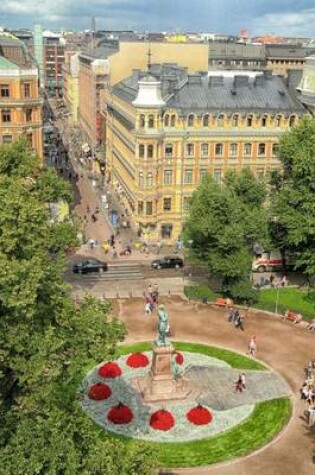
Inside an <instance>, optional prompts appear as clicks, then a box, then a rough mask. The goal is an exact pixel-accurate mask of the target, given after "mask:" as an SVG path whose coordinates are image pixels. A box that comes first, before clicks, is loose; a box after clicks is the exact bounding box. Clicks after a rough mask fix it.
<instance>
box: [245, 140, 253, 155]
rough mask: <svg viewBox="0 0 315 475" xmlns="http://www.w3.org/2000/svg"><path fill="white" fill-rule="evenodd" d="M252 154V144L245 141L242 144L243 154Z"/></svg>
mask: <svg viewBox="0 0 315 475" xmlns="http://www.w3.org/2000/svg"><path fill="white" fill-rule="evenodd" d="M251 154H252V144H251V143H246V144H245V145H244V155H245V156H246V157H248V156H250V155H251Z"/></svg>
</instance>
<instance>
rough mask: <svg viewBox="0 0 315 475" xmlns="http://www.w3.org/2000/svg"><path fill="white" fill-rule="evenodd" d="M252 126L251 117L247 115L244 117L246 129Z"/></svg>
mask: <svg viewBox="0 0 315 475" xmlns="http://www.w3.org/2000/svg"><path fill="white" fill-rule="evenodd" d="M252 125H253V116H252V115H248V116H247V117H246V127H251V126H252Z"/></svg>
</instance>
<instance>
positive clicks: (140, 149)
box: [139, 145, 144, 158]
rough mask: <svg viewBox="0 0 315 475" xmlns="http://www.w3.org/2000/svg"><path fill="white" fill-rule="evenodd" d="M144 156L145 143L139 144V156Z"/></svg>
mask: <svg viewBox="0 0 315 475" xmlns="http://www.w3.org/2000/svg"><path fill="white" fill-rule="evenodd" d="M143 157H144V145H139V158H143Z"/></svg>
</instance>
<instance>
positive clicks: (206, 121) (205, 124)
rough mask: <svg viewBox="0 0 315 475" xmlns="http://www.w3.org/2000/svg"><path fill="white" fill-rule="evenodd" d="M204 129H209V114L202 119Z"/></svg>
mask: <svg viewBox="0 0 315 475" xmlns="http://www.w3.org/2000/svg"><path fill="white" fill-rule="evenodd" d="M202 125H203V127H209V114H205V115H204V116H203V118H202Z"/></svg>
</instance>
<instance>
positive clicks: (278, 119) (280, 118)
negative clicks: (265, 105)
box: [276, 115, 282, 127]
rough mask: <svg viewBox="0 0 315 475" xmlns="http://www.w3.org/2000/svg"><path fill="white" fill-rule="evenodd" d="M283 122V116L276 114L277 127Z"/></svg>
mask: <svg viewBox="0 0 315 475" xmlns="http://www.w3.org/2000/svg"><path fill="white" fill-rule="evenodd" d="M281 122H282V117H281V115H277V116H276V127H280V126H281Z"/></svg>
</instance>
